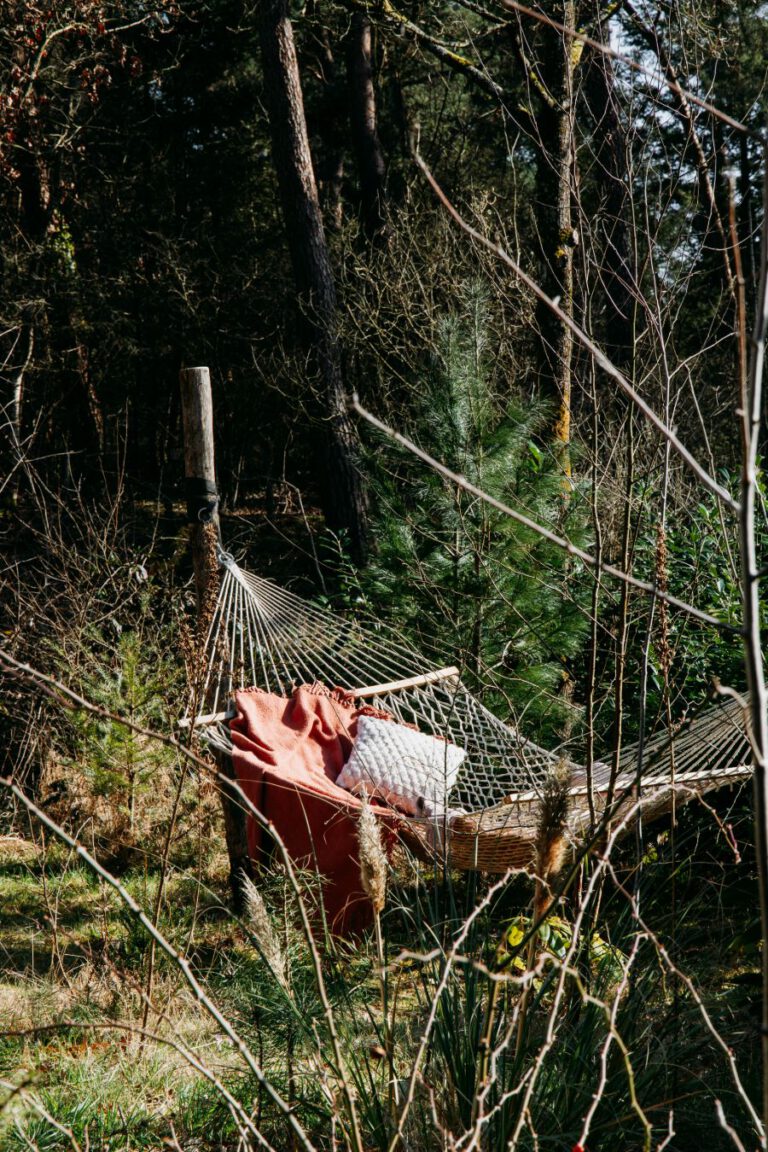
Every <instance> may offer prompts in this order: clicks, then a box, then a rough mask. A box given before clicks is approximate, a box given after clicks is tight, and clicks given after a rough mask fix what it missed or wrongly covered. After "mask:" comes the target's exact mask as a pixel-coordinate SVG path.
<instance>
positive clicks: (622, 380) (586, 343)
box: [414, 152, 740, 513]
mask: <svg viewBox="0 0 768 1152" xmlns="http://www.w3.org/2000/svg"><path fill="white" fill-rule="evenodd" d="M414 160H415V161H416V164H417V165H418V167H419V168H420V169H421V171H422V172H423V173H424V175H425V176H426V178H427V181H428V183H429V185H430V187H431V188H432V190H433V192H434V193H435V195H436V196H437V198H438V200H439V201H440V203H441V204H442V205H443V207H444V208H445V210H446V211H447V212H448V214H449V216H450V217H451V218H452V219H453V220H455V221H456V223H457V224H458V225H459V227H460V228H462V229H463V230H464V231H465V232H466V233H467V235H468V236H471V237H472V239H473V240H475V241H477V243H478V244H482V246H483V247H484V248H487V249H489V251H491V252H493V253H495V254H496V256H498V258H499V259H500V260H501V261H502V262H503V263H504V264H506V265H507V267H509V268H511V269H512V271H513V272H514V273H515V275H516V276H518V277H519V279H520V280H522V282H523V283H524V284H525V286H526V287H527V288H529V289H530V291H531V292H533V294H534V295H535V296H536V297H537V298H538V299H539V300H541V302H542V303H543V304H545V305H546V306H547V308H549V309H550V310H551V311H552V312H554V314H555V315H556V316H557V318H558V319H559V320H560V322H561V323H562V324H565V325H566V327H567V328H569V329H570V330H571V332H572V333H573V335H574V336H575V337H576V339H577V340H578V341H579V343H580V344H581V345H582V346H583V347H584V348H586V349H587V351H588V352H589V353H590V355H591V356H592V357H593V359H594V361H595V363H596V364H597V365H598V366H599V367H600V368H601V369H602V370H603V372H605V374H606V375H607V376H609V377H610V378H611V379H612V380H614V381H615V382H616V384H618V386H619V387H620V388H621V390H622V392H624V394H625V395H626V396H628V397H629V398H630V400H632V402H633V403H634V404H635V406H636V407H637V408H639V410H640V411H641V412H642V413H643V415H644V416H645V417H646V418H647V419H648V420H649V421H650V423H651V424H653V426H654V428H656V429H657V430H658V431H659V432H660V433H661V435H662V436H663V437H664V439H665V440H666V441H667V442H668V443H669V444H670V445H671V446H672V447H673V448H674V449H675V451H676V452H677V454H678V455H679V456H680V457H681V458H682V459H683V460H684V461H685V463H686V464H687V465H688V467H689V468H690V469H691V471H692V472H693V473H694V474H695V475H696V477H697V478H698V479H699V480H700V481H701V483H702V484H703V485H704V486H705V488H708V489H709V491H710V492H712V493H714V495H715V496H717V498H718V499H719V500H722V502H723V503H724V504H725V505H726V506H727V507H728V508H730V510H731V511H732V512H735V513H738V512H739V510H740V508H739V504H738V502H737V501H736V500H734V498H733V496H731V494H730V492H728V491H727V489H725V488H723V487H722V485H720V484H718V483H717V481H716V480H715V479H714V478H713V477H712V476H710V475H709V473H708V472H707V470H706V469H705V468H703V467H702V465H701V464H699V462H698V460H697V459H696V458H695V456H693V455H692V454H691V453H690V452H689V451H688V449H687V448H686V447H685V445H684V444H683V443H682V442H681V441H680V440H679V439H678V437H677V436H676V435H675V433H674V432H673V431H672V429H671V428H669V427H667V425H666V424H665V423H664V421H663V420H662V419H661V417H660V416H658V415H657V414H656V413H655V412H654V410H653V409H652V408H651V406H650V404H648V403H647V401H645V400H644V399H643V397H642V396H641V395H640V394H639V392H637V391H636V390H635V389H634V388H633V387H632V385H631V384H630V382H629V380H627V378H626V376H625V375H624V373H623V372H620V371H619V369H618V368H617V367H616V365H615V364H613V363H612V362H611V361H610V360H609V359H608V357H607V356H606V355H605V353H604V352H603V350H602V349H601V348H599V347H598V345H597V344H595V342H594V340H593V339H592V338H591V336H588V335H587V333H586V332H585V331H584V329H583V328H582V327H581V326H580V325H579V324H577V323H576V321H575V320H572V319H571V317H570V316H569V315H568V314H567V312H565V311H564V309H562V308H561V307H560V305H559V303H558V302H557V300H553V299H552V298H551V297H550V296H548V295H547V293H546V292H545V291H544V289H543V288H542V287H541V285H540V284H538V283H537V282H536V281H535V280H534V279H533V278H532V277H531V276H529V275H528V273H527V272H525V271H524V270H523V268H522V267H521V266H520V265H519V264H518V262H517V261H516V260H515V259H514V257H512V256H510V255H509V253H508V252H507V251H506V250H505V249H504V248H502V246H501V245H500V244H494V242H493V241H492V240H489V239H488V237H487V236H484V235H483V234H482V232H478V230H477V229H476V228H473V227H472V225H471V224H468V223H467V221H466V220H465V219H464V217H463V216H461V215H460V213H459V212H458V211H457V209H456V208H455V207H454V205H453V204H452V203H451V201H450V200H449V199H448V197H447V196H446V195H445V193H444V192H443V190H442V188H441V187H440V185H439V184H438V183H437V181H436V180H435V178H434V176H433V175H432V173H431V172H430V170H429V168H428V167H427V165H426V164H425V162H424V160H423V159H422V157H421V156H420V155H419V154H418V152H417V153H415V154H414Z"/></svg>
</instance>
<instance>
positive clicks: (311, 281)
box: [260, 0, 369, 563]
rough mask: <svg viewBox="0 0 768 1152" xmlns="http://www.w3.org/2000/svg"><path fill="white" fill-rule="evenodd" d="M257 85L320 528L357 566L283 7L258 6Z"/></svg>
mask: <svg viewBox="0 0 768 1152" xmlns="http://www.w3.org/2000/svg"><path fill="white" fill-rule="evenodd" d="M260 34H261V50H262V61H263V69H264V85H265V96H266V103H267V108H268V111H269V121H270V128H271V133H272V155H273V159H274V164H275V169H276V172H277V179H278V185H279V188H280V200H281V205H282V211H283V217H284V220H285V227H286V233H287V239H288V247H289V250H290V255H291V263H292V266H293V274H294V279H295V282H296V289H297V293H298V296H299V301H300V306H301V310H302V316H303V318H304V323H305V328H306V337H307V341H308V344H309V347H310V350H311V353H312V359H313V361H314V367H315V370H316V372H317V377H318V390H317V394H316V396H315V407H316V414H317V416H318V417H319V418H320V420H321V422H322V426H323V428H324V436H323V437H322V440H323V452H322V459H321V460H320V461H319V462H318V467H319V471H320V480H321V494H322V500H323V511H324V513H325V518H326V521H327V523H328V525H329V526H330V527H331V528H332V529H334V530H336V531H339V532H342V533H343V534H344V535H345V537H346V543H347V545H348V547H349V549H350V552H351V554H352V556H353V557H354V559H355V560H357V561H358V563H364V562H365V559H366V557H367V554H368V542H369V537H368V510H367V500H366V494H365V488H364V485H363V479H362V476H361V472H360V464H359V444H358V439H357V433H356V430H355V428H354V425H353V424H352V422H351V420H350V418H349V413H348V411H347V402H346V396H345V392H344V380H343V375H342V370H341V359H340V352H339V339H338V331H337V329H338V321H337V310H336V289H335V285H334V280H333V273H332V270H331V264H330V259H329V256H328V248H327V245H326V240H325V232H324V230H323V222H322V216H321V212H320V203H319V200H318V194H317V185H316V182H315V174H314V170H313V167H312V157H311V155H310V151H309V139H308V136H307V125H306V119H305V116H304V102H303V99H302V94H301V84H300V81H299V69H298V61H297V58H296V48H295V44H294V40H293V29H292V27H291V22H290V20H289V19H288V5H287V0H265V3H264V5H263V8H262V15H261V26H260Z"/></svg>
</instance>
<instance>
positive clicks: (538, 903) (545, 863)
mask: <svg viewBox="0 0 768 1152" xmlns="http://www.w3.org/2000/svg"><path fill="white" fill-rule="evenodd" d="M569 805H570V774H569V772H568V767H567V765H566V764H565V762H564V761H562V760H561V761H560V763H559V764H558V765H557V767H556V769H555V771H554V772H553V774H552V777H551V779H550V780H549V782H548V783H547V785H546V787H545V789H544V795H543V797H542V802H541V815H540V817H539V828H538V837H537V842H536V895H535V898H534V919H536V920H540V919H541V918H542V917H544V916H545V915H546V914H547V911H548V910H549V907H550V905H551V904H552V892H551V887H550V885H551V882H552V880H554V878H555V877H556V876H557V874H558V872H559V871H560V869H561V868H562V866H563V863H564V861H565V854H566V851H567V847H568V844H567V841H566V837H565V830H566V826H567V822H568V808H569Z"/></svg>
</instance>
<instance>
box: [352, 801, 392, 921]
mask: <svg viewBox="0 0 768 1152" xmlns="http://www.w3.org/2000/svg"><path fill="white" fill-rule="evenodd" d="M357 838H358V845H359V848H360V879H361V880H362V882H363V889H364V891H365V894H366V896H368V898H369V900H370V901H371V904H372V905H373V911H374V914H375V915H376V916H377V917H378V915H379V913H380V912H381V911H382V910H383V908H384V903H385V900H386V896H387V857H386V853H385V852H384V848H383V847H382V844H381V831H380V829H379V824H378V821H377V819H376V817H375V816H374V814H373V808H372V807H371V805H370V804H369V803H368V799H367V797H366V798H365V799H364V800H363V806H362V808H361V809H360V819H359V820H358V822H357Z"/></svg>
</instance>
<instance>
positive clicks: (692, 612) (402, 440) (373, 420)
mask: <svg viewBox="0 0 768 1152" xmlns="http://www.w3.org/2000/svg"><path fill="white" fill-rule="evenodd" d="M352 407H353V409H354V410H355V412H357V413H358V415H360V416H362V417H363V419H364V420H367V421H368V423H369V424H371V425H373V427H374V428H378V429H379V431H380V432H383V433H384V434H385V436H388V437H389V438H390V439H391V440H394V441H395V443H397V444H400V445H401V446H402V447H403V448H407V449H408V451H409V452H412V453H413V454H414V456H418V458H419V459H420V460H423V461H424V463H425V464H429V466H430V468H434V469H435V471H436V472H439V473H440V474H441V476H445V477H446V479H448V480H451V481H452V482H453V483H454V484H456V485H458V487H459V488H463V489H464V491H465V492H470V493H471V494H472V495H473V496H477V497H478V499H480V500H483V501H485V503H486V504H489V505H490V506H491V507H492V508H496V509H497V511H499V512H503V513H504V514H505V515H506V516H510V517H511V518H512V519H513V520H516V521H517V522H518V524H522V525H523V526H524V527H525V528H530V530H531V531H532V532H535V533H536V534H537V535H538V536H541V537H542V538H543V539H544V540H548V541H549V542H550V544H554V545H556V547H558V548H562V549H563V551H564V552H567V553H568V555H569V556H574V557H575V558H576V559H578V560H581V561H582V563H583V564H586V565H587V567H588V568H591V569H592V570H593V571H594V572H595V573H596V574H597V575H598V576H600V575H606V576H613V577H615V579H617V580H621V581H622V582H623V583H625V584H629V585H630V586H631V587H633V588H638V589H639V590H640V591H641V592H647V593H649V594H650V595H652V596H655V597H657V598H658V599H659V600H663V601H664V602H665V603H666V604H669V605H671V607H673V608H679V609H680V611H681V612H686V613H687V614H688V615H689V616H693V617H694V618H695V619H696V620H701V621H702V623H704V624H711V625H712V626H713V627H714V628H721V629H723V630H724V631H726V632H733V633H740V631H741V630H740V629H739V628H737V627H736V626H735V625H733V624H728V623H726V622H725V621H724V620H717V619H715V617H714V616H710V615H709V613H708V612H703V611H702V609H701V608H696V607H695V606H694V605H693V604H687V603H686V602H685V601H684V600H679V599H678V598H677V596H671V595H670V594H669V593H667V592H661V591H660V590H659V589H658V588H657V587H656V585H655V584H650V583H649V582H648V581H647V580H640V579H638V577H637V576H633V575H632V574H631V573H629V572H622V570H621V569H620V568H615V567H614V566H613V564H606V563H605V562H604V561H603V560H599V559H597V558H596V557H595V556H592V555H591V553H589V552H585V551H584V549H583V548H579V547H578V545H576V544H573V543H572V542H571V541H570V540H566V539H565V537H563V536H558V535H557V533H556V532H552V530H551V529H549V528H545V527H544V525H543V524H538V523H537V522H536V521H535V520H531V518H530V517H529V516H526V515H524V514H523V513H522V512H518V511H516V509H514V508H511V507H510V506H509V504H505V503H504V502H503V501H501V500H497V499H496V497H495V496H491V495H489V494H488V493H487V492H484V491H483V489H482V488H478V487H477V486H476V485H475V484H472V483H471V482H470V481H469V480H467V478H466V476H460V475H459V474H458V473H457V472H452V471H451V469H450V468H446V466H445V465H444V464H441V463H440V461H439V460H435V458H434V457H433V456H430V455H429V454H428V453H427V452H425V451H424V450H423V449H422V448H419V447H418V445H416V444H414V443H413V441H412V440H409V439H408V438H407V437H406V436H403V435H402V433H400V432H395V430H394V429H393V428H390V427H389V426H388V425H387V424H385V423H384V422H383V421H381V420H379V419H378V417H376V416H374V415H373V413H372V412H369V411H368V409H367V408H363V406H362V404H361V403H360V401H359V400H358V398H357V396H353V398H352ZM1 656H2V653H0V657H1Z"/></svg>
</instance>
